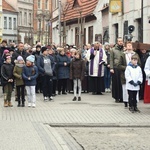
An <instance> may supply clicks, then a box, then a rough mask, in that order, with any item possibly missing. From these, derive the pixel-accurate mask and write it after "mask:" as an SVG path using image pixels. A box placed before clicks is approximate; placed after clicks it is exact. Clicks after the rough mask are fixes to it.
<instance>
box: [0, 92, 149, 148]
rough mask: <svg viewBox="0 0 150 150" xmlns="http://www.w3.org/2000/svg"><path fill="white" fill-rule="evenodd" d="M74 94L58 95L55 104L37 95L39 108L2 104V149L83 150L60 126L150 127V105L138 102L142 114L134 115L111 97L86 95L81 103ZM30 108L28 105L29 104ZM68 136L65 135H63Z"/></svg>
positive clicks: (107, 95) (0, 140)
mask: <svg viewBox="0 0 150 150" xmlns="http://www.w3.org/2000/svg"><path fill="white" fill-rule="evenodd" d="M72 98H73V94H67V95H58V96H56V97H54V101H53V102H51V101H47V102H44V101H43V96H42V94H37V104H36V105H37V106H36V108H28V107H27V106H26V107H24V108H18V107H17V102H15V101H14V99H15V98H14V97H13V98H12V99H13V104H14V107H12V108H4V107H3V98H2V97H1V98H0V100H1V103H0V104H1V105H0V133H1V134H0V143H1V144H0V150H4V149H6V150H9V149H11V150H12V149H15V150H20V149H22V150H27V149H29V150H30V149H31V150H32V149H36V150H38V149H39V150H80V149H82V148H81V147H80V145H78V144H77V143H76V142H75V141H74V140H73V138H72V137H71V136H70V135H69V134H68V133H67V132H66V131H65V130H63V129H62V130H61V132H60V130H57V128H54V127H56V126H58V127H59V126H61V127H63V126H74V127H77V126H91V127H92V126H97V127H103V126H125V127H126V126H141V127H142V126H148V127H149V126H150V119H149V118H150V105H148V104H147V105H146V104H143V102H142V101H140V102H139V103H138V107H139V109H140V110H141V113H134V114H132V113H130V112H129V111H128V109H125V108H124V105H123V103H115V102H114V100H113V99H112V98H111V94H108V93H106V94H104V95H91V94H88V93H83V94H82V101H81V102H78V101H76V102H73V101H72ZM26 105H27V102H26ZM62 135H64V136H62Z"/></svg>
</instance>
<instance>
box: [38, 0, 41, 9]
mask: <svg viewBox="0 0 150 150" xmlns="http://www.w3.org/2000/svg"><path fill="white" fill-rule="evenodd" d="M40 8H41V0H38V9H40Z"/></svg>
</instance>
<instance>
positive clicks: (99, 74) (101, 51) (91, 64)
mask: <svg viewBox="0 0 150 150" xmlns="http://www.w3.org/2000/svg"><path fill="white" fill-rule="evenodd" d="M91 54H94V49H93V48H92V49H91ZM102 58H103V50H102V49H99V63H100V62H101V61H102ZM93 66H94V58H93V59H91V62H90V75H93ZM101 72H102V64H99V65H98V76H101Z"/></svg>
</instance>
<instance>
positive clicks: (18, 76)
mask: <svg viewBox="0 0 150 150" xmlns="http://www.w3.org/2000/svg"><path fill="white" fill-rule="evenodd" d="M24 65H25V62H24V60H23V58H22V56H18V57H17V61H16V62H15V67H14V71H13V74H14V76H15V81H16V90H17V98H18V107H20V106H22V107H24V106H25V104H24V101H25V85H24V81H23V79H22V70H23V66H24ZM20 93H21V99H20ZM21 101H22V105H20V104H21Z"/></svg>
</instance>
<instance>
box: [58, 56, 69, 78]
mask: <svg viewBox="0 0 150 150" xmlns="http://www.w3.org/2000/svg"><path fill="white" fill-rule="evenodd" d="M65 62H66V63H67V66H64V63H65ZM69 72H70V59H69V58H68V56H67V55H61V54H58V55H57V76H58V79H67V78H69Z"/></svg>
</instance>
